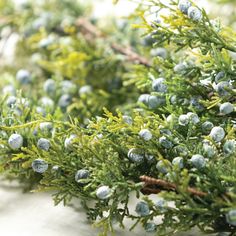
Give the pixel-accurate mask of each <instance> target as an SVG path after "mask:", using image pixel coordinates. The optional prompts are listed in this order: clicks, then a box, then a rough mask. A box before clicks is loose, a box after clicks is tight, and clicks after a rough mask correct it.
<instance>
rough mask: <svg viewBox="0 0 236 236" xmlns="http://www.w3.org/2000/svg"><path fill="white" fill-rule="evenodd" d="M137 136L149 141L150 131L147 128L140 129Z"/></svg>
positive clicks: (150, 137)
mask: <svg viewBox="0 0 236 236" xmlns="http://www.w3.org/2000/svg"><path fill="white" fill-rule="evenodd" d="M139 136H140V137H141V138H142V139H144V140H145V141H149V140H151V139H152V133H151V131H150V130H148V129H142V130H140V132H139Z"/></svg>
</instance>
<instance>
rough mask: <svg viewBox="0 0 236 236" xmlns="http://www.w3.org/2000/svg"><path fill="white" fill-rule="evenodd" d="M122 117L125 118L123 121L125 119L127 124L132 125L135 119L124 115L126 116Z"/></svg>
mask: <svg viewBox="0 0 236 236" xmlns="http://www.w3.org/2000/svg"><path fill="white" fill-rule="evenodd" d="M122 118H123V121H124V122H125V123H126V124H127V125H132V124H133V119H132V117H130V116H126V115H124V116H122Z"/></svg>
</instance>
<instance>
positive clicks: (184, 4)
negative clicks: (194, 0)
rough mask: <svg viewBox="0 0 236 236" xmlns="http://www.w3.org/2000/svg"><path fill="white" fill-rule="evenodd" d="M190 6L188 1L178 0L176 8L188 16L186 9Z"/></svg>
mask: <svg viewBox="0 0 236 236" xmlns="http://www.w3.org/2000/svg"><path fill="white" fill-rule="evenodd" d="M191 6H192V4H191V2H189V1H188V0H180V1H179V4H178V8H179V10H180V11H181V12H182V13H184V14H186V15H187V14H188V9H189V8H190V7H191Z"/></svg>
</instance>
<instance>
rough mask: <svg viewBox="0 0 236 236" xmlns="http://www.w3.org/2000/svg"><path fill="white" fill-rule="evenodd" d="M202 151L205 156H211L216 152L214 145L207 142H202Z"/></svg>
mask: <svg viewBox="0 0 236 236" xmlns="http://www.w3.org/2000/svg"><path fill="white" fill-rule="evenodd" d="M203 153H204V155H205V156H206V157H208V158H211V157H213V156H214V155H215V154H216V151H215V149H214V147H212V146H211V145H209V144H208V143H204V144H203Z"/></svg>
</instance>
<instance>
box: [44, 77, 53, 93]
mask: <svg viewBox="0 0 236 236" xmlns="http://www.w3.org/2000/svg"><path fill="white" fill-rule="evenodd" d="M43 90H44V91H45V93H47V94H48V95H51V94H54V93H55V91H56V82H55V80H53V79H48V80H46V81H45V82H44V84H43Z"/></svg>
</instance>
